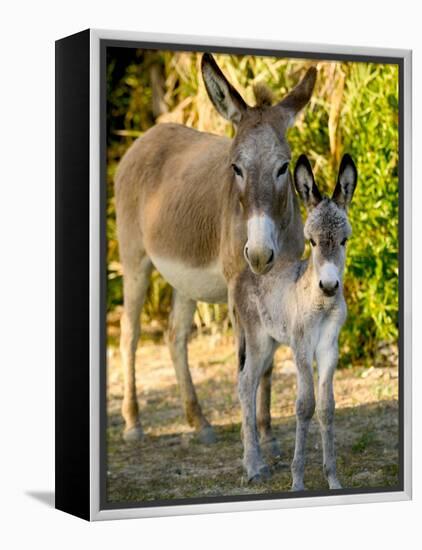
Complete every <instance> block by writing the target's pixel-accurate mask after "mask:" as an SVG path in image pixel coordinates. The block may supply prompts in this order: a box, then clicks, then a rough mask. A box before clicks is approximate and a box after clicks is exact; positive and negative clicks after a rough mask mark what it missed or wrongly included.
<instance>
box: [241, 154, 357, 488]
mask: <svg viewBox="0 0 422 550" xmlns="http://www.w3.org/2000/svg"><path fill="white" fill-rule="evenodd" d="M294 180H295V186H296V189H297V191H298V193H299V195H300V197H301V198H302V200H303V202H304V204H305V206H306V209H307V214H308V215H307V220H306V223H305V227H304V233H305V238H306V239H308V240H309V242H310V244H311V255H310V257H309V259H307V260H301V261H294V262H292V261H291V260H290V261H289V260H286V259H283V254H281V255H280V258H279V259H278V260H277V264H276V265H275V266H274V267H273V269H272V270H271V271H270V272H269V273H268V274H266V275H260V276H256V275H254V274H253V273H252V272H251V270H245V271H244V272H243V273H242V275H241V276H240V277H239V280H238V282H237V286H236V290H235V304H234V306H235V311H236V314H237V318H238V322H239V328H240V334H241V336H240V338H239V370H240V372H239V387H238V389H239V398H240V403H241V408H242V437H243V446H244V457H243V464H244V467H245V470H246V473H247V477H248V481H259V480H262V479H264V478H266V477H268V476H269V468H268V466H267V465H266V463H265V462H264V460H263V458H262V454H261V450H260V445H259V441H258V434H257V422H256V395H257V388H258V384H259V382H260V380H261V377H262V376H263V375H264V374H265V372H266V371H267V370H268V369H269V368H270V367H271V365H272V356H273V353H274V351H275V348H276V347H278V345H279V344H284V345H288V346H290V347H291V348H292V350H293V355H294V360H295V363H296V369H297V392H298V394H297V401H296V417H297V424H296V445H295V453H294V458H293V462H292V466H291V470H292V476H293V484H292V490H294V491H299V490H303V489H304V488H305V487H304V482H303V477H304V466H305V446H306V439H307V434H308V429H309V423H310V420H311V418H312V416H313V414H314V411H315V396H314V380H313V369H312V366H313V360H314V358H315V359H316V363H317V368H318V402H317V413H318V419H319V424H320V430H321V437H322V448H323V461H324V473H325V476H326V478H327V480H328V484H329V487H330V489H340V488H341V485H340V482H339V481H338V479H337V474H336V459H335V449H334V429H333V417H334V395H333V375H334V370H335V368H336V365H337V359H338V335H339V332H340V329H341V327H342V325H343V323H344V321H345V319H346V303H345V300H344V296H343V285H342V276H343V271H344V264H345V252H346V247H345V245H346V241H347V239H348V237H349V235H350V233H351V228H350V224H349V222H348V219H347V214H346V210H347V207H348V206H349V204H350V201H351V200H352V196H353V192H354V190H355V187H356V181H357V171H356V167H355V164H354V162H353V160H352V158H351V157H350V156H349V155H344V157H343V159H342V161H341V164H340V169H339V174H338V179H337V184H336V187H335V189H334V193H333V196H332V198H331V199H330V198H327V197H323V196H322V195H321V193H320V192H319V190H318V187H317V185H316V183H315V180H314V176H313V173H312V168H311V165H310V163H309V161H308V159H307V157H306V156H305V155H302V156H301V157H300V158H299V160H298V162H297V164H296V168H295V172H294ZM258 422H260V419H258ZM262 443H264V441H262Z"/></svg>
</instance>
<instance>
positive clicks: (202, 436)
mask: <svg viewBox="0 0 422 550" xmlns="http://www.w3.org/2000/svg"><path fill="white" fill-rule="evenodd" d="M197 438H198V441H199V442H200V443H203V444H204V445H212V444H213V443H215V442H216V441H217V437H216V435H215V432H214V428H213V427H212V426H206V427H205V428H202V430H200V431H199V432H198V433H197Z"/></svg>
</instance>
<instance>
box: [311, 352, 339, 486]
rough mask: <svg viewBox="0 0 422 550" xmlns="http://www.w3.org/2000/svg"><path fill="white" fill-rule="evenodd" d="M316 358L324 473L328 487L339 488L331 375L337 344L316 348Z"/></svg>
mask: <svg viewBox="0 0 422 550" xmlns="http://www.w3.org/2000/svg"><path fill="white" fill-rule="evenodd" d="M316 360H317V365H318V404H317V414H318V420H319V426H320V431H321V439H322V452H323V461H324V466H323V467H324V474H325V477H326V478H327V481H328V485H329V487H330V489H341V484H340V482H339V480H338V479H337V469H336V452H335V442H334V410H335V402H334V393H333V377H334V371H335V368H336V366H337V360H338V348H337V344H334V345H331V346H320V347H319V348H317V350H316Z"/></svg>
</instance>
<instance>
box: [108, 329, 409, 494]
mask: <svg viewBox="0 0 422 550" xmlns="http://www.w3.org/2000/svg"><path fill="white" fill-rule="evenodd" d="M190 363H191V372H192V376H193V379H194V382H195V385H196V388H197V391H198V395H199V398H200V401H201V404H202V406H203V409H204V411H205V412H206V414H207V416H208V418H209V420H210V421H211V422H212V424H213V425H214V426H215V428H216V432H217V435H218V443H216V444H215V445H214V446H212V447H211V448H210V447H207V446H204V445H202V444H200V443H199V442H197V441H196V439H195V437H194V434H193V433H192V431H191V430H190V428H189V427H188V425H187V424H186V422H185V420H184V417H183V412H182V409H181V405H180V399H179V394H178V388H177V385H176V378H175V373H174V369H173V366H172V364H171V361H170V356H169V353H168V350H167V348H166V346H165V345H164V344H162V343H153V342H151V341H147V342H143V343H142V345H141V346H140V347H139V348H138V353H137V377H138V381H139V397H140V406H141V411H142V418H143V425H144V430H145V432H146V438H145V441H144V442H142V443H140V444H137V443H135V444H133V443H132V444H127V443H124V442H123V440H122V438H121V432H122V428H123V423H122V420H121V417H120V406H121V400H122V380H121V372H120V359H119V353H118V350H117V348H115V347H114V346H112V345H111V346H109V348H108V415H109V417H108V418H109V425H108V491H107V492H108V500H109V501H113V502H125V501H126V502H130V501H143V500H155V499H162V500H166V499H176V498H186V497H204V496H219V495H241V494H252V493H267V492H283V491H288V490H289V488H290V483H291V478H290V471H289V464H290V461H291V459H292V456H293V450H294V431H295V417H294V402H295V383H296V377H295V371H294V366H293V363H292V361H291V359H290V353H289V350H287V349H283V348H281V349H280V350H279V351H278V352H277V355H276V368H275V372H274V378H273V406H272V414H273V428H274V431H275V435H276V437H277V439H278V440H279V441H280V443H281V445H282V449H283V456H282V459H281V461H280V462H278V463H277V464H273V465H272V477H271V479H270V481H268V482H266V483H263V484H260V485H254V486H247V485H245V484H244V483H243V482H242V466H241V455H242V446H241V442H240V435H239V434H240V408H239V404H238V400H237V395H236V364H235V357H234V353H233V342H232V340H231V338H230V337H228V336H226V337H221V336H219V335H216V336H204V335H202V336H199V337H197V338H194V339H193V340H192V342H191V344H190ZM335 394H336V403H337V412H336V439H337V449H338V451H337V454H338V468H339V478H340V479H341V481H342V483H343V486H344V487H365V488H366V487H385V486H394V485H397V483H398V401H397V398H398V378H397V369H396V368H393V367H386V368H373V369H369V370H368V369H367V368H366V369H364V368H361V367H354V368H352V369H343V370H340V371H338V372H337V373H336V381H335ZM305 482H306V485H307V488H308V489H319V490H321V489H326V482H325V480H324V477H323V475H322V460H321V445H320V439H319V432H318V426H317V422H316V420H315V421H314V422H313V423H312V427H311V430H310V436H309V442H308V459H307V468H306V474H305Z"/></svg>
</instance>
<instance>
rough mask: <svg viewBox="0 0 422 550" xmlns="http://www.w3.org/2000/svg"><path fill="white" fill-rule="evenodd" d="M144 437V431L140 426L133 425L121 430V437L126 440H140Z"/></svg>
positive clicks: (128, 441)
mask: <svg viewBox="0 0 422 550" xmlns="http://www.w3.org/2000/svg"><path fill="white" fill-rule="evenodd" d="M143 438H144V431H143V429H142V427H141V426H133V427H132V428H129V429H128V430H125V431H124V432H123V439H124V440H125V441H126V442H127V443H130V442H136V441H142V440H143Z"/></svg>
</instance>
